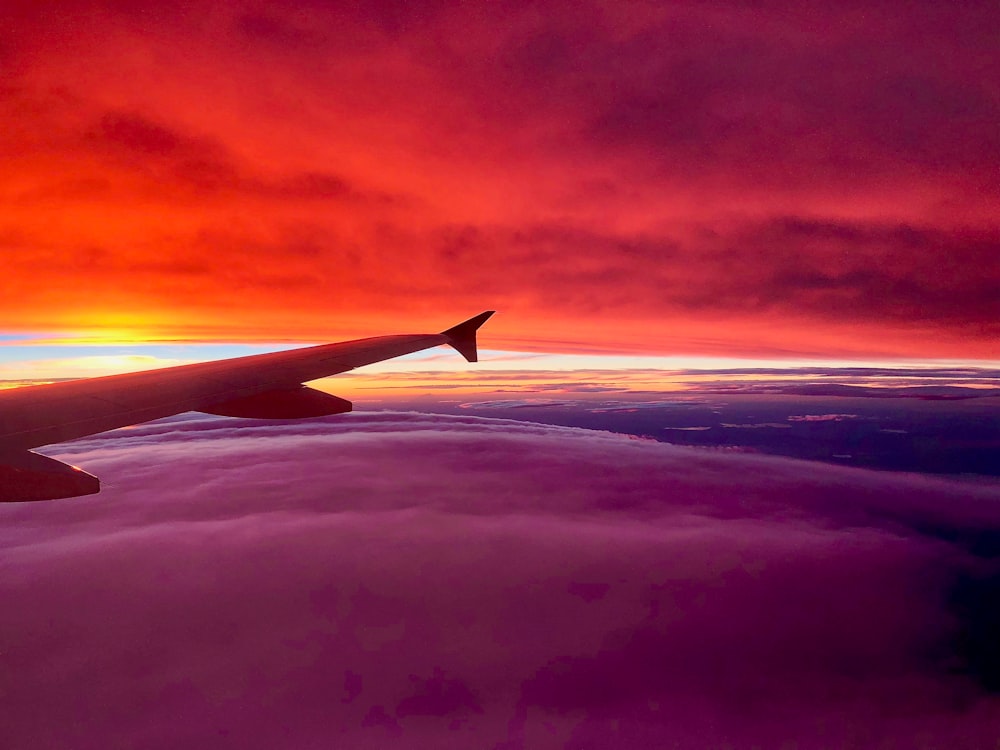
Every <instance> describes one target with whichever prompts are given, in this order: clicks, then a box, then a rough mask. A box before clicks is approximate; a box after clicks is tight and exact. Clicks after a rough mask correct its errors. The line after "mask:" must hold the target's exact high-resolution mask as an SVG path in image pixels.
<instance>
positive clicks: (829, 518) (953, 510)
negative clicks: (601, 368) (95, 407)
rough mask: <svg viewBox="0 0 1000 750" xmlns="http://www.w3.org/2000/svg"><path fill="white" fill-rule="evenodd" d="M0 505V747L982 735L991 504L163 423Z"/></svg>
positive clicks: (997, 685)
mask: <svg viewBox="0 0 1000 750" xmlns="http://www.w3.org/2000/svg"><path fill="white" fill-rule="evenodd" d="M54 455H58V456H59V457H61V458H64V459H65V460H70V461H72V462H74V463H78V464H81V465H83V466H85V467H86V468H87V469H88V470H90V471H93V472H94V473H96V474H98V475H100V476H101V477H102V479H103V480H104V483H105V489H104V490H103V492H102V493H101V494H100V495H98V496H93V497H88V498H79V499H75V500H66V501H59V502H51V503H40V504H17V505H8V506H5V507H2V508H0V518H2V522H0V546H2V549H3V554H2V555H0V600H2V601H3V607H2V608H0V695H2V709H0V744H2V745H3V746H4V747H8V748H18V749H20V748H38V747H50V748H106V747H123V748H124V747H142V748H174V747H179V746H185V747H230V746H231V747H240V748H256V747H260V748H265V747H266V748H272V747H300V748H307V747H317V748H318V747H330V746H337V747H387V746H393V747H441V748H447V747H454V748H467V747H495V748H516V747H532V748H535V747H543V748H544V747H573V748H612V747H642V746H663V747H698V748H704V747H735V748H740V747H775V748H777V747H798V748H809V747H898V746H906V747H953V748H961V747H967V748H981V747H986V746H990V743H992V742H995V739H996V737H997V736H1000V718H998V717H1000V699H998V697H997V693H998V691H1000V658H998V655H997V651H996V647H995V643H994V642H993V639H992V633H994V632H995V628H996V626H997V622H998V617H1000V616H998V612H997V605H996V604H995V602H996V599H997V592H998V589H1000V571H998V566H997V558H998V554H1000V504H998V503H1000V488H998V487H997V485H996V484H995V483H971V482H957V481H950V480H942V479H933V478H928V477H920V476H914V475H904V474H892V473H885V472H883V473H874V472H866V471H860V470H851V469H844V468H838V467H832V466H825V465H820V464H816V463H811V462H804V461H791V460H786V459H780V458H774V457H765V456H757V455H746V454H734V453H730V452H726V451H708V450H695V449H688V448H682V447H677V446H670V445H665V444H661V443H656V442H652V441H648V440H640V439H630V438H628V437H625V436H620V435H612V434H609V433H600V432H594V431H585V430H579V429H569V428H561V427H552V426H542V425H529V424H525V423H518V422H513V421H509V420H498V419H485V418H477V417H453V416H444V415H419V414H411V413H388V412H387V413H368V414H354V415H348V416H346V417H340V418H336V419H323V420H316V421H311V422H308V423H297V424H291V423H289V424H283V423H274V424H265V423H258V422H249V423H246V422H244V423H237V422H233V421H227V420H221V419H215V418H191V417H184V418H174V419H170V420H165V421H161V422H157V423H153V424H150V425H146V426H142V427H137V428H131V429H127V430H123V431H119V432H117V433H113V434H110V435H108V436H105V437H102V438H93V439H87V440H81V441H77V442H76V443H73V444H69V445H66V446H62V447H60V452H59V453H58V454H54Z"/></svg>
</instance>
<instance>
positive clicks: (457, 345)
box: [441, 310, 496, 362]
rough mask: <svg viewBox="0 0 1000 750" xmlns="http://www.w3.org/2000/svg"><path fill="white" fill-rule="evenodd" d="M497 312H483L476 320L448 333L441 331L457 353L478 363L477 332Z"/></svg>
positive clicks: (456, 327)
mask: <svg viewBox="0 0 1000 750" xmlns="http://www.w3.org/2000/svg"><path fill="white" fill-rule="evenodd" d="M494 312H496V311H495V310H487V311H486V312H481V313H479V315H477V316H476V317H474V318H469V319H468V320H467V321H465V322H464V323H459V324H458V325H457V326H452V327H451V328H449V329H448V330H447V331H441V335H442V336H447V337H448V344H449V345H450V346H452V347H453V348H454V349H455V351H457V352H458V353H459V354H461V355H462V356H463V357H465V358H466V359H467V360H468V361H469V362H478V361H479V356H478V354H477V353H476V331H477V330H478V329H479V326H481V325H482V324H483V323H485V322H486V321H487V320H489V319H490V316H491V315H492V314H493V313H494Z"/></svg>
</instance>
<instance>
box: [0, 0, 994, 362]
mask: <svg viewBox="0 0 1000 750" xmlns="http://www.w3.org/2000/svg"><path fill="white" fill-rule="evenodd" d="M397 5H398V4H396V3H365V4H363V6H357V7H354V6H351V9H348V8H347V7H346V6H343V4H335V5H334V6H330V5H329V4H328V3H317V2H305V3H299V4H297V5H296V6H295V7H294V8H289V7H288V6H287V5H284V4H276V3H268V2H236V3H227V4H226V5H225V7H220V8H215V9H207V8H204V7H201V6H199V5H197V4H191V3H187V2H180V3H170V4H167V5H164V4H162V3H156V4H150V3H145V2H141V1H140V0H130V1H126V2H119V3H115V4H113V5H112V6H110V7H97V6H95V5H94V4H92V3H89V2H88V3H84V2H80V3H77V2H65V3H60V7H59V9H58V12H56V11H55V10H51V9H47V8H46V7H44V6H39V5H38V4H36V3H15V4H14V8H13V9H12V10H11V11H10V17H11V19H12V20H11V23H10V24H9V25H10V33H9V34H8V35H6V36H5V41H4V45H3V47H2V48H0V63H2V64H3V65H4V70H5V84H4V86H3V88H2V89H0V127H2V129H3V132H4V134H5V138H4V146H3V152H2V153H0V157H2V158H3V165H4V174H5V176H7V179H6V180H5V182H4V185H3V186H0V195H2V198H3V201H2V208H0V250H2V252H3V255H4V258H5V260H6V263H7V266H6V272H5V274H4V278H3V279H2V280H0V295H2V297H3V299H4V300H5V313H7V315H6V320H7V321H8V322H7V325H10V326H16V327H17V328H18V329H20V330H24V329H29V330H46V329H47V330H51V329H53V328H56V329H65V328H67V327H70V328H80V327H86V326H91V327H103V328H115V327H126V328H133V329H135V328H139V329H143V330H145V331H146V332H156V333H160V334H164V335H180V336H189V337H206V336H207V337H211V336H226V337H228V338H253V339H257V340H267V339H270V340H276V339H280V338H284V337H288V336H297V337H304V338H314V339H315V338H325V337H326V336H328V335H330V334H331V333H336V332H339V331H343V332H345V333H346V332H351V333H362V332H372V333H380V332H383V331H384V330H391V329H389V328H387V326H391V325H398V320H399V318H400V316H402V315H405V316H407V318H408V319H409V320H412V321H413V323H414V324H415V325H416V326H417V327H418V328H419V327H422V326H424V325H427V326H439V325H440V324H441V323H443V322H444V323H446V322H449V321H448V320H444V321H442V320H441V318H440V317H439V316H440V315H441V314H442V313H441V311H442V310H451V309H456V308H458V309H461V310H468V311H470V312H474V311H477V310H480V309H486V308H497V309H501V310H504V311H507V312H508V313H510V314H509V315H508V316H507V317H506V318H498V319H497V321H496V323H495V324H493V326H494V327H493V335H494V336H495V337H496V340H497V341H499V342H502V343H503V344H504V345H505V346H508V347H514V346H519V347H522V348H525V347H531V348H533V349H539V348H542V349H545V348H548V349H559V350H564V351H573V350H575V351H581V350H584V349H598V350H605V351H608V350H617V351H630V350H642V351H664V350H673V351H682V352H701V353H727V354H732V353H734V352H739V353H746V354H762V353H769V354H780V353H782V352H795V353H800V354H801V353H808V354H820V355H831V354H833V355H837V354H859V353H860V354H873V353H884V354H897V355H898V354H905V355H909V356H933V355H937V356H966V357H968V356H973V357H978V358H983V359H986V358H995V357H997V356H998V350H997V348H996V341H997V340H998V333H1000V331H998V328H997V323H996V321H997V320H998V319H1000V308H998V302H997V295H996V294H995V289H996V288H997V286H998V285H1000V265H998V263H997V257H998V253H997V247H998V242H1000V223H998V217H997V212H996V205H997V199H998V197H1000V195H998V193H1000V183H998V181H997V174H998V168H1000V164H998V157H997V154H1000V136H998V135H997V128H996V126H995V124H996V122H997V121H998V120H1000V98H998V93H997V88H996V86H995V85H994V83H993V82H995V81H996V80H1000V68H998V63H997V62H996V56H995V55H994V54H993V51H994V47H995V34H993V33H992V32H991V30H993V29H996V28H997V24H998V21H1000V18H998V11H997V9H996V8H995V7H994V6H993V5H992V4H990V3H959V4H955V3H951V4H940V3H931V2H926V1H925V0H919V1H918V2H916V3H907V4H893V3H880V4H878V6H877V7H871V5H870V4H863V5H858V4H853V3H852V4H849V5H848V6H845V5H844V4H843V3H841V4H838V5H837V6H836V7H832V6H829V5H827V4H822V3H814V2H807V3H799V4H797V5H796V8H795V9H794V10H792V9H788V8H782V7H778V6H776V5H774V4H770V3H764V4H760V3H758V4H756V5H755V6H754V7H753V8H748V7H747V6H746V5H745V4H743V3H732V2H717V3H710V4H706V3H702V2H673V3H669V4H663V3H643V2H629V3H602V2H583V3H581V2H574V3H572V4H566V3H563V2H558V1H557V2H548V3H541V4H539V3H529V4H524V3H517V2H511V3H493V4H490V5H489V6H488V7H480V6H478V5H477V6H475V7H474V8H473V7H467V6H464V5H461V4H453V3H440V2H428V3H417V4H413V5H412V7H411V5H410V4H408V6H407V8H408V9H407V10H399V8H398V7H397ZM168 6H169V7H170V8H171V9H170V10H165V8H167V7H168ZM39 268H43V269H44V276H45V278H44V283H37V280H38V279H37V274H38V269H39ZM448 317H450V316H448ZM581 318H586V319H588V320H591V321H593V323H592V325H588V326H587V328H586V330H585V331H582V330H581V328H580V326H579V320H580V319H581ZM431 330H436V329H433V328H431Z"/></svg>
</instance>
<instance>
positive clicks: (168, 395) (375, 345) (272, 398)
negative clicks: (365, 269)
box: [0, 310, 493, 502]
mask: <svg viewBox="0 0 1000 750" xmlns="http://www.w3.org/2000/svg"><path fill="white" fill-rule="evenodd" d="M491 315H493V311H492V310H490V311H487V312H484V313H480V314H479V315H477V316H475V317H474V318H470V319H469V320H466V321H465V322H463V323H459V324H458V325H456V326H453V327H451V328H449V329H447V330H445V331H442V332H441V333H426V334H405V335H398V336H378V337H375V338H368V339H358V340H356V341H344V342H341V343H338V344H322V345H320V346H311V347H306V348H303V349H293V350H291V351H286V352H272V353H270V354H256V355H252V356H249V357H237V358H235V359H226V360H221V361H217V362H203V363H199V364H193V365H181V366H179V367H166V368H163V369H160V370H149V371H146V372H133V373H128V374H124V375H109V376H106V377H100V378H88V379H85V380H71V381H66V382H63V383H51V384H47V385H36V386H29V387H26V388H13V389H10V390H3V391H0V502H19V501H25V500H54V499H56V498H61V497H75V496H77V495H89V494H93V493H95V492H98V491H99V490H100V482H99V480H98V479H97V477H94V476H92V475H91V474H88V473H87V472H85V471H83V470H82V469H79V468H77V467H75V466H70V465H68V464H64V463H62V462H60V461H57V460H55V459H54V458H49V457H47V456H43V455H41V454H39V453H35V452H33V451H32V450H31V449H32V448H38V447H40V446H43V445H50V444H52V443H61V442H63V441H64V440H73V439H75V438H79V437H84V436H86V435H93V434H95V433H98V432H104V431H105V430H113V429H116V428H118V427H125V426H127V425H132V424H138V423H139V422H148V421H149V420H151V419H159V418H160V417H167V416H170V415H172V414H180V413H181V412H186V411H200V412H205V413H208V414H219V415H223V416H231V417H251V418H263V419H298V418H305V417H321V416H326V415H328V414H339V413H342V412H347V411H350V410H351V402H350V401H345V400H344V399H342V398H337V397H336V396H331V395H329V394H327V393H323V392H321V391H317V390H314V389H312V388H308V387H306V386H304V385H303V383H305V382H306V381H309V380H315V379H317V378H322V377H326V376H328V375H336V374H338V373H341V372H347V371H348V370H353V369H354V368H356V367H362V366H363V365H370V364H372V363H373V362H381V361H382V360H386V359H392V358H393V357H399V356H402V355H403V354H410V353H411V352H418V351H421V350H423V349H429V348H431V347H434V346H440V345H442V344H448V345H449V346H451V347H453V348H454V349H456V350H457V351H458V352H459V353H460V354H461V355H462V356H463V357H465V358H466V359H467V360H468V361H470V362H475V361H477V353H476V330H477V329H478V328H479V327H480V326H481V325H482V324H483V323H485V322H486V320H487V319H488V318H489V317H490V316H491Z"/></svg>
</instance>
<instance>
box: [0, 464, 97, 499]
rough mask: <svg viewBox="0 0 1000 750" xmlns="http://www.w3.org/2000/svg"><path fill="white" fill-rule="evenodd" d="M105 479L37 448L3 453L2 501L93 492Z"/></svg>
mask: <svg viewBox="0 0 1000 750" xmlns="http://www.w3.org/2000/svg"><path fill="white" fill-rule="evenodd" d="M100 491H101V482H100V480H99V479H98V478H97V477H95V476H94V475H93V474H88V473H87V472H85V471H84V470H83V469H80V468H77V467H76V466H70V465H69V464H64V463H63V462H62V461H57V460H56V459H54V458H49V457H48V456H43V455H42V454H41V453H35V452H34V451H19V452H17V453H12V454H11V453H8V454H3V455H0V503H19V502H27V501H31V500H57V499H59V498H63V497H77V496H79V495H93V494H94V493H95V492H100Z"/></svg>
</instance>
